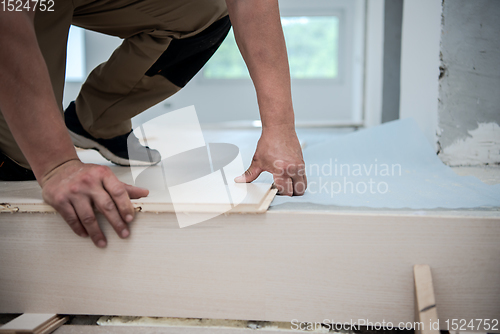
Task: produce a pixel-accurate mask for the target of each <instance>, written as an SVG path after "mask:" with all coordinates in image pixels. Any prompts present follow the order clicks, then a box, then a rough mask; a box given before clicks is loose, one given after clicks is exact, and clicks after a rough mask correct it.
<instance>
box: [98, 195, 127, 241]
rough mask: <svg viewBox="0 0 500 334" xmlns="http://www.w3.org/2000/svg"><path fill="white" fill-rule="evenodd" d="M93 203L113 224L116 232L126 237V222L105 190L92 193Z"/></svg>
mask: <svg viewBox="0 0 500 334" xmlns="http://www.w3.org/2000/svg"><path fill="white" fill-rule="evenodd" d="M93 199H94V205H95V207H96V208H97V210H99V212H101V213H102V214H103V215H104V216H105V217H106V219H107V220H108V221H109V223H110V224H111V226H113V228H114V230H115V231H116V234H118V235H119V236H120V237H121V238H126V237H128V236H129V235H130V231H129V229H128V226H127V224H126V223H125V222H124V221H123V219H122V217H121V216H120V213H119V212H118V208H117V207H116V205H115V202H114V201H113V200H112V199H111V196H109V194H108V193H107V192H106V191H99V192H97V193H95V194H94V196H93Z"/></svg>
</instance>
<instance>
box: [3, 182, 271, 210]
mask: <svg viewBox="0 0 500 334" xmlns="http://www.w3.org/2000/svg"><path fill="white" fill-rule="evenodd" d="M276 193H277V189H273V188H269V191H268V192H267V194H266V195H265V196H264V198H263V199H262V201H261V202H260V203H259V204H257V205H255V204H239V205H237V206H235V207H234V208H232V209H231V210H229V211H227V212H226V214H234V213H236V214H237V213H264V212H266V211H267V209H268V208H269V206H270V205H271V202H272V201H273V199H274V197H275V196H276ZM132 204H133V205H134V209H135V211H136V212H155V213H175V212H185V213H193V212H194V213H211V212H223V211H224V210H225V208H226V207H227V204H206V205H205V204H197V205H196V208H195V209H193V204H180V205H177V209H175V208H174V206H173V204H167V203H144V202H142V203H141V202H138V201H132ZM56 212H57V211H56V210H55V209H54V208H53V207H51V206H50V205H48V204H45V203H16V204H15V205H11V204H9V203H0V213H56Z"/></svg>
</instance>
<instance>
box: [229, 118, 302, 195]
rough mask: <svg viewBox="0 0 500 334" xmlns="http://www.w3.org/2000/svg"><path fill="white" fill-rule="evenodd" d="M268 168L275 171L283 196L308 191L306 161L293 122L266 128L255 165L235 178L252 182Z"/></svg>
mask: <svg viewBox="0 0 500 334" xmlns="http://www.w3.org/2000/svg"><path fill="white" fill-rule="evenodd" d="M264 171H267V172H270V173H271V174H273V178H274V184H275V185H276V187H277V188H278V194H280V195H286V196H293V195H296V196H301V195H303V194H304V192H305V191H306V188H307V178H306V174H305V164H304V159H303V157H302V149H301V148H300V143H299V140H298V138H297V134H296V133H295V128H294V126H293V124H292V125H278V126H271V127H265V128H263V129H262V135H261V137H260V140H259V143H258V144H257V149H256V151H255V154H254V156H253V159H252V164H251V165H250V167H249V168H248V170H247V171H246V172H245V174H243V175H241V176H238V177H237V178H236V179H235V180H234V181H235V182H252V181H253V180H255V179H256V178H257V177H258V176H259V175H260V173H262V172H264Z"/></svg>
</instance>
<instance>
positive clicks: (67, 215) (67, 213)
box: [54, 201, 89, 238]
mask: <svg viewBox="0 0 500 334" xmlns="http://www.w3.org/2000/svg"><path fill="white" fill-rule="evenodd" d="M54 208H55V209H56V210H57V212H59V214H60V215H61V217H63V219H64V220H65V221H66V223H67V224H68V225H69V227H71V229H72V230H73V232H75V233H76V234H77V235H79V236H81V237H82V238H86V237H88V236H89V235H88V233H87V231H86V230H85V228H84V227H83V226H82V224H81V223H80V220H79V219H78V216H77V214H76V212H75V209H74V208H73V206H72V205H71V204H70V203H69V202H68V201H61V202H58V203H57V204H54Z"/></svg>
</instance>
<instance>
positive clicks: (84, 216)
mask: <svg viewBox="0 0 500 334" xmlns="http://www.w3.org/2000/svg"><path fill="white" fill-rule="evenodd" d="M71 204H72V205H73V208H74V209H75V212H76V214H77V215H78V219H79V220H80V223H81V224H82V225H83V227H84V228H85V230H86V231H87V233H88V235H89V236H90V238H91V239H92V241H93V242H94V244H95V245H96V246H97V247H100V248H104V247H106V237H105V236H104V234H103V233H102V231H101V228H100V227H99V224H98V223H97V219H96V218H95V214H94V210H92V206H91V205H90V201H89V199H88V198H86V197H79V198H78V199H74V200H72V202H71Z"/></svg>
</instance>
